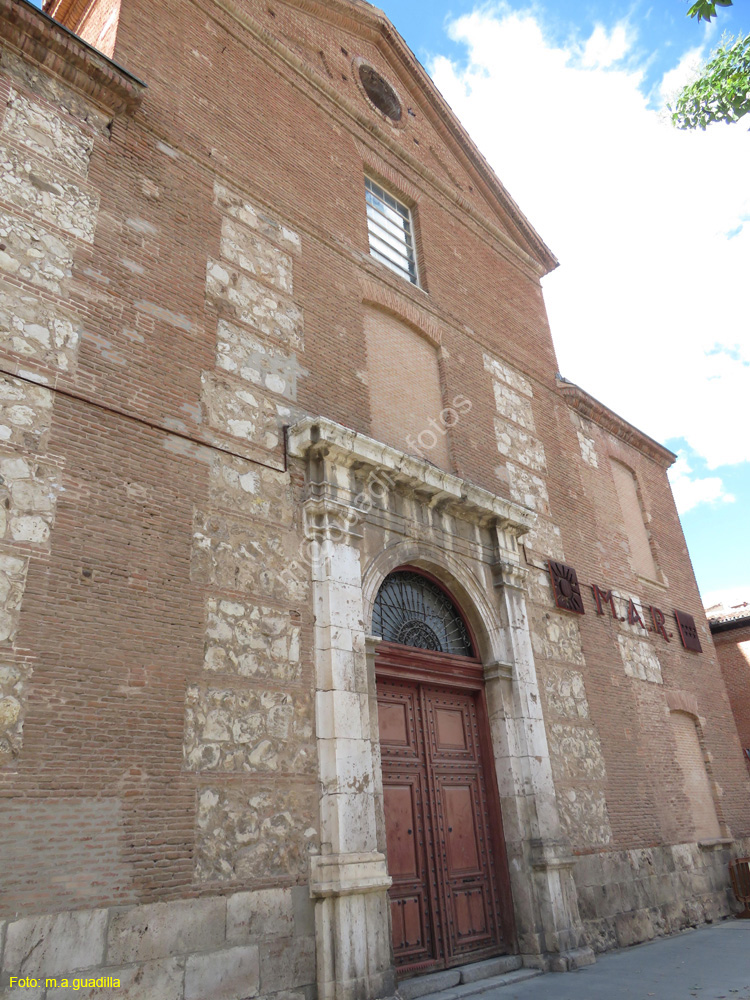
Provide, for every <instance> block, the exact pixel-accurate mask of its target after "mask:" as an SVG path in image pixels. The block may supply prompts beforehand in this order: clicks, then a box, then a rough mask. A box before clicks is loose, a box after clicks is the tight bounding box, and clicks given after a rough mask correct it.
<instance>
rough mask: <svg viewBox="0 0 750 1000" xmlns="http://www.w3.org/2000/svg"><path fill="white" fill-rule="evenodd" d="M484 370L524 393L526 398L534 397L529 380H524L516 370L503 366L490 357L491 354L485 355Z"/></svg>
mask: <svg viewBox="0 0 750 1000" xmlns="http://www.w3.org/2000/svg"><path fill="white" fill-rule="evenodd" d="M484 370H485V371H487V372H490V374H491V375H492V377H493V378H496V379H499V380H500V381H501V382H506V383H507V384H508V385H509V386H512V387H513V388H514V389H516V390H517V391H518V392H522V393H523V394H524V396H533V395H534V393H533V392H532V389H531V382H529V380H528V379H526V378H524V377H523V375H521V374H520V372H517V371H516V370H515V369H514V368H510V367H509V366H508V365H506V364H503V362H502V361H498V360H497V359H496V358H492V357H490V355H489V354H485V355H484Z"/></svg>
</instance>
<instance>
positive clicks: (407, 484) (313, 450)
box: [287, 417, 536, 538]
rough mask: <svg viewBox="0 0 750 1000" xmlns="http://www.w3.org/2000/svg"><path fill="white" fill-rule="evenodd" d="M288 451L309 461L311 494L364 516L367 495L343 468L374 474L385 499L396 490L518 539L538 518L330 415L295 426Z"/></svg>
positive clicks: (313, 418) (291, 433)
mask: <svg viewBox="0 0 750 1000" xmlns="http://www.w3.org/2000/svg"><path fill="white" fill-rule="evenodd" d="M287 447H288V451H289V455H290V456H291V457H293V458H305V459H307V461H308V488H309V491H310V495H311V496H316V497H327V498H330V499H331V500H335V501H337V502H338V503H339V504H345V505H347V506H349V507H353V508H354V509H356V510H362V512H363V516H364V515H365V514H366V509H367V505H368V497H367V496H366V495H362V494H359V495H357V494H356V490H355V489H354V487H353V485H352V482H353V476H348V477H347V476H343V477H342V475H341V470H342V469H343V470H350V471H351V472H354V471H355V470H356V471H358V472H361V471H363V470H364V471H365V472H367V473H369V474H370V476H371V477H372V479H373V481H376V482H377V483H378V493H379V496H380V497H382V495H383V493H384V492H387V491H389V490H397V491H399V492H401V493H404V494H408V495H411V496H412V497H415V498H416V499H417V500H418V501H419V502H420V503H422V504H424V505H425V506H429V507H439V508H440V509H442V510H445V511H446V512H447V513H449V514H451V515H452V516H454V517H457V518H460V519H462V520H465V521H472V522H473V523H475V524H481V525H495V526H496V527H497V529H498V530H500V531H502V532H504V533H505V534H506V535H509V536H512V537H514V538H519V537H521V536H522V535H525V534H526V532H527V531H530V530H531V528H532V527H533V525H534V523H535V522H536V514H535V513H534V512H533V511H530V510H528V509H527V508H526V507H521V506H520V505H519V504H515V503H511V501H509V500H504V499H503V498H502V497H498V496H496V495H495V494H494V493H490V492H489V490H483V489H481V488H480V487H478V486H474V485H473V484H471V483H467V482H466V481H465V480H463V479H460V478H459V477H458V476H454V475H452V474H451V473H449V472H443V471H442V469H438V468H436V467H435V466H434V465H432V464H431V463H430V462H425V461H424V460H422V459H420V458H415V457H414V456H413V455H407V454H406V453H405V452H403V451H399V450H398V449H397V448H392V447H391V446H390V445H387V444H383V443H382V442H381V441H375V440H374V439H373V438H370V437H367V436H366V435H364V434H358V433H357V432H356V431H353V430H350V429H349V428H347V427H342V426H341V424H337V423H335V422H334V421H333V420H328V419H327V418H325V417H305V418H304V420H300V421H299V422H298V423H296V424H294V425H293V426H292V427H290V428H289V431H288V435H287ZM345 479H346V480H347V481H346V482H345V481H344V480H345ZM374 492H375V491H374Z"/></svg>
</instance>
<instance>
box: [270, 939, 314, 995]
mask: <svg viewBox="0 0 750 1000" xmlns="http://www.w3.org/2000/svg"><path fill="white" fill-rule="evenodd" d="M314 982H315V938H314V937H304V938H280V939H276V940H275V941H268V942H266V943H264V944H262V945H261V946H260V984H261V988H262V990H263V993H264V994H267V993H275V992H276V991H277V990H288V989H292V988H293V987H295V986H307V985H308V984H310V983H314Z"/></svg>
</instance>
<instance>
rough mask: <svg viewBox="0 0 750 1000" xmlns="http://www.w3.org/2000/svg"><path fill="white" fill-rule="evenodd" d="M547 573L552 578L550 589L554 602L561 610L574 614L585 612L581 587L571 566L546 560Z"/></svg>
mask: <svg viewBox="0 0 750 1000" xmlns="http://www.w3.org/2000/svg"><path fill="white" fill-rule="evenodd" d="M548 565H549V575H550V576H551V578H552V589H553V590H554V592H555V604H556V605H557V607H558V608H562V610H563V611H572V612H573V613H574V614H576V615H583V614H585V613H586V612H585V610H584V607H583V598H582V597H581V588H580V587H579V586H578V576H577V574H576V571H575V570H574V569H573V567H572V566H566V565H565V563H560V562H553V561H552V560H551V559H550V560H549V561H548Z"/></svg>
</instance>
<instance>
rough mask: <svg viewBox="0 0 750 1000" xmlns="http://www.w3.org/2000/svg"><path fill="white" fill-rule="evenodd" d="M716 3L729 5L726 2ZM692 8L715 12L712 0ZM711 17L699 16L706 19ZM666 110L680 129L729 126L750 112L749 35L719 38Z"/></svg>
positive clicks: (699, 1)
mask: <svg viewBox="0 0 750 1000" xmlns="http://www.w3.org/2000/svg"><path fill="white" fill-rule="evenodd" d="M716 3H719V4H720V5H721V6H724V7H727V6H730V3H728V2H727V0H716ZM694 6H695V7H699V6H700V7H703V8H709V7H713V8H714V10H713V14H715V13H716V9H715V5H714V3H713V0H711V2H708V0H698V3H696V4H695V5H694ZM690 10H691V11H692V10H693V8H692V7H691V8H690ZM711 16H713V15H709V16H708V17H706V16H705V14H702V13H699V14H698V18H699V19H700V18H701V17H703V18H704V19H705V20H709V19H710V17H711ZM668 107H669V111H670V112H671V115H672V124H673V125H675V126H676V128H680V129H695V128H699V129H705V128H706V126H707V125H710V124H711V123H712V122H725V123H726V124H727V125H729V124H731V123H732V122H736V121H738V119H740V118H742V116H743V115H746V114H748V113H750V35H745V36H744V37H743V36H741V35H740V36H738V37H737V38H736V39H733V38H731V37H730V38H726V39H722V44H721V46H720V47H719V48H718V49H716V51H715V52H713V53H712V56H711V59H710V60H709V61H708V62H707V63H706V65H705V66H704V67H703V69H702V70H701V73H700V76H699V77H698V79H697V80H695V81H694V82H693V83H690V84H688V85H687V86H686V87H684V88H683V89H682V91H681V92H680V93H679V95H678V96H677V100H676V101H675V104H674V107H673V106H672V105H668Z"/></svg>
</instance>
